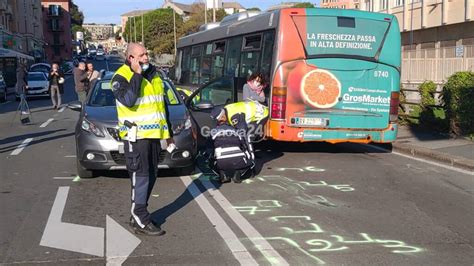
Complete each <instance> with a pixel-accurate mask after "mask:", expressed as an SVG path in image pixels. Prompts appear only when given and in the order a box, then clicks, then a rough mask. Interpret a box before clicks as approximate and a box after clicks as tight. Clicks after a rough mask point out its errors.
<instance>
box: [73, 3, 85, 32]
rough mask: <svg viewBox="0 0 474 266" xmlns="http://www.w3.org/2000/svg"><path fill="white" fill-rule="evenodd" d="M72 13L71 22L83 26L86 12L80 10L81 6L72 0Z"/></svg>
mask: <svg viewBox="0 0 474 266" xmlns="http://www.w3.org/2000/svg"><path fill="white" fill-rule="evenodd" d="M69 13H70V15H71V24H72V25H79V26H82V24H83V23H84V14H83V13H82V11H80V10H79V7H78V6H77V5H76V4H74V2H73V1H71V8H70V10H69Z"/></svg>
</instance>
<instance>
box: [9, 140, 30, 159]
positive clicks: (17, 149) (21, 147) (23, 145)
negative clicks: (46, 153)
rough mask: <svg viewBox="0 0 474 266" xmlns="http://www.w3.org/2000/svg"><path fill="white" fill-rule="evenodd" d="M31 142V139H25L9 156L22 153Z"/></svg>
mask: <svg viewBox="0 0 474 266" xmlns="http://www.w3.org/2000/svg"><path fill="white" fill-rule="evenodd" d="M31 141H33V138H27V139H25V140H24V141H23V142H22V143H21V144H20V145H18V147H17V148H16V149H15V150H14V151H12V153H10V155H18V154H20V152H22V151H23V149H24V148H25V147H26V146H27V145H28V144H29V143H30V142H31Z"/></svg>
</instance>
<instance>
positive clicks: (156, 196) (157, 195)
mask: <svg viewBox="0 0 474 266" xmlns="http://www.w3.org/2000/svg"><path fill="white" fill-rule="evenodd" d="M151 196H152V197H154V198H158V197H159V196H160V194H152V195H151Z"/></svg>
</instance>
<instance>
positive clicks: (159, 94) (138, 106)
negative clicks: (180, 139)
mask: <svg viewBox="0 0 474 266" xmlns="http://www.w3.org/2000/svg"><path fill="white" fill-rule="evenodd" d="M115 75H119V76H122V77H123V78H125V79H126V80H127V81H128V82H130V80H131V79H132V76H133V71H132V70H131V69H130V67H129V66H127V65H123V66H121V67H120V68H119V69H118V70H117V71H116V72H115V74H114V76H115ZM112 80H113V78H112ZM112 88H113V86H112ZM164 93H165V91H164V86H163V81H162V80H161V79H160V77H159V76H158V75H156V76H155V77H153V79H152V81H151V82H150V81H148V80H147V79H146V78H143V79H142V84H141V88H140V95H139V97H138V99H137V101H136V102H135V105H134V106H132V107H127V106H125V105H123V104H121V103H120V102H119V101H118V100H116V103H117V115H118V120H119V122H118V126H119V135H120V138H121V139H126V138H125V137H126V136H127V132H128V128H127V127H126V126H125V124H124V123H125V121H126V120H128V121H129V122H132V123H135V124H137V139H167V138H170V132H169V128H168V123H167V121H166V109H165V102H164Z"/></svg>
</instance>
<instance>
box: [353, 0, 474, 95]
mask: <svg viewBox="0 0 474 266" xmlns="http://www.w3.org/2000/svg"><path fill="white" fill-rule="evenodd" d="M361 1H362V2H361V9H362V10H366V11H373V12H382V13H388V14H393V15H395V16H396V17H397V19H398V22H399V25H400V32H401V36H402V83H403V84H404V85H405V87H411V86H413V87H416V86H417V85H418V84H419V83H421V82H423V81H425V80H432V81H434V82H435V83H437V84H440V85H441V84H443V83H444V82H445V81H446V79H447V78H448V77H449V76H450V75H451V74H453V73H454V72H457V71H464V70H474V0H377V1H374V0H365V1H364V0H361Z"/></svg>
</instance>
